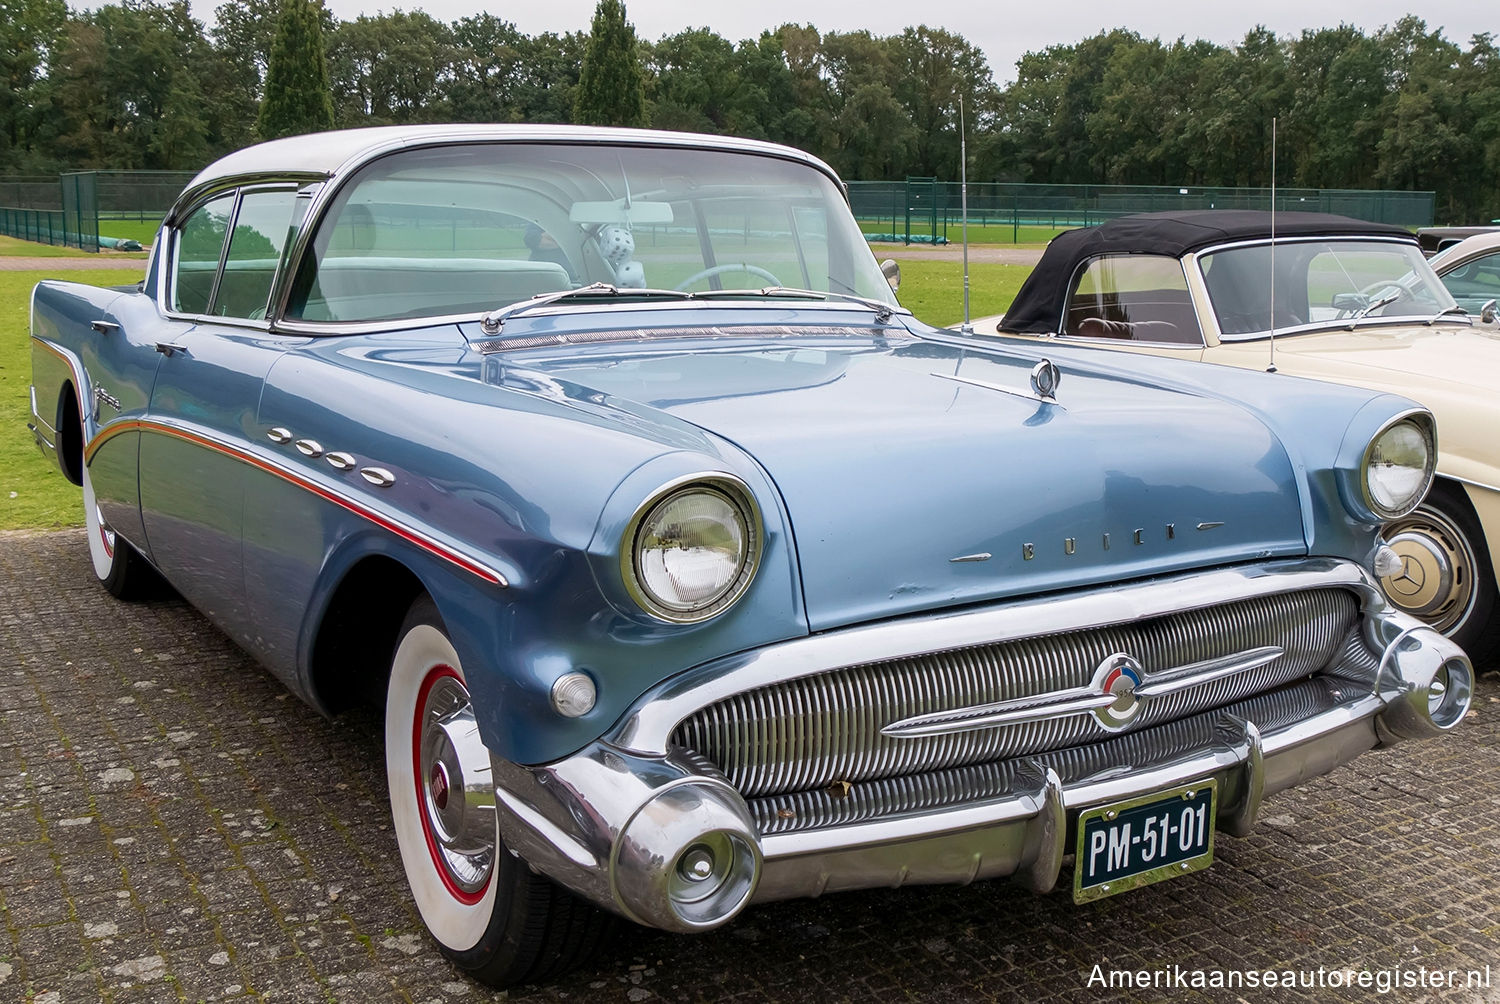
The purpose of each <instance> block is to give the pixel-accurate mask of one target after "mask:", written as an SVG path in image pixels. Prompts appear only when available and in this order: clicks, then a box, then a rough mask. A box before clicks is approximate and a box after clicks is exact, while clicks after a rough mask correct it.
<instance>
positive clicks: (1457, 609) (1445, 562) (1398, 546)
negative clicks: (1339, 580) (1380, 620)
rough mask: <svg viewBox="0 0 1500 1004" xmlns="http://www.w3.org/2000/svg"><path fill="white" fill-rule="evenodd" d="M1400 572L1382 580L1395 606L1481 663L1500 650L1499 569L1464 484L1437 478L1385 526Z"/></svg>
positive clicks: (1486, 661)
mask: <svg viewBox="0 0 1500 1004" xmlns="http://www.w3.org/2000/svg"><path fill="white" fill-rule="evenodd" d="M1383 536H1384V537H1385V539H1386V541H1387V542H1389V543H1390V545H1391V547H1392V548H1394V549H1395V551H1396V553H1397V554H1398V555H1399V556H1400V557H1401V571H1400V572H1398V573H1396V574H1395V575H1388V576H1386V577H1385V578H1383V579H1381V580H1380V583H1381V585H1382V586H1383V587H1384V589H1385V592H1386V595H1387V596H1388V597H1390V599H1391V601H1392V602H1393V603H1395V604H1396V606H1397V607H1399V608H1400V609H1402V610H1404V611H1406V612H1407V613H1409V614H1411V615H1412V616H1414V617H1418V618H1420V619H1421V620H1424V621H1426V622H1427V623H1428V624H1431V625H1432V626H1433V627H1435V628H1437V629H1438V630H1439V631H1441V632H1443V633H1444V634H1445V635H1447V636H1448V637H1450V638H1452V639H1453V640H1454V642H1455V643H1457V644H1458V646H1459V647H1460V648H1462V649H1463V650H1464V651H1465V652H1466V653H1468V655H1469V657H1470V658H1471V659H1472V660H1473V661H1474V662H1475V663H1476V664H1478V665H1487V664H1488V660H1489V659H1490V658H1491V657H1493V656H1495V655H1497V654H1500V619H1497V616H1496V615H1497V613H1500V609H1497V603H1496V588H1495V572H1494V570H1493V569H1492V568H1491V567H1490V563H1489V550H1488V548H1487V547H1486V545H1485V539H1484V531H1483V530H1482V529H1481V528H1480V526H1479V519H1478V517H1477V516H1475V514H1474V509H1473V506H1471V505H1470V504H1469V500H1468V498H1467V497H1466V496H1465V495H1464V493H1463V489H1461V488H1459V487H1457V486H1454V485H1450V484H1446V483H1444V482H1438V483H1436V484H1434V485H1433V486H1432V490H1431V491H1430V492H1429V493H1428V495H1427V498H1426V499H1425V500H1424V501H1423V502H1422V504H1421V505H1419V506H1417V508H1416V509H1415V510H1414V511H1413V512H1411V513H1410V514H1409V515H1406V516H1403V517H1402V518H1401V519H1397V520H1392V521H1391V522H1389V523H1387V524H1386V525H1385V530H1384V533H1383Z"/></svg>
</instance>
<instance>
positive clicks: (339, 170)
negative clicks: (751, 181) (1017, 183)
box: [168, 123, 842, 219]
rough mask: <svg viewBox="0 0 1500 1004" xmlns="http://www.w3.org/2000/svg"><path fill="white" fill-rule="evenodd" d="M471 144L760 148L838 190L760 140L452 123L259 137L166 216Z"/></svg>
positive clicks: (208, 173) (792, 152)
mask: <svg viewBox="0 0 1500 1004" xmlns="http://www.w3.org/2000/svg"><path fill="white" fill-rule="evenodd" d="M469 143H575V144H576V143H582V144H599V145H607V146H620V145H623V146H635V145H654V146H667V147H679V148H691V149H699V150H726V151H733V152H740V153H758V154H763V155H768V156H773V157H780V158H783V159H786V160H796V161H800V162H802V163H804V164H808V165H809V166H811V167H814V168H817V169H818V170H820V171H822V172H823V173H824V174H826V175H828V176H829V177H830V178H831V179H833V181H834V183H835V184H838V185H839V186H840V190H842V183H840V182H839V180H838V175H837V174H835V173H834V171H833V169H832V168H831V167H829V166H828V165H827V164H825V163H824V162H823V161H821V160H819V159H818V158H817V157H814V156H813V155H812V154H809V153H804V152H803V151H801V150H797V149H794V148H792V147H789V146H782V145H780V144H778V143H767V142H764V141H761V140H751V139H739V138H737V137H727V136H708V135H702V134H698V133H683V132H667V131H665V130H659V129H614V128H605V127H595V126H567V125H528V124H457V123H448V124H438V125H404V126H372V127H369V128H365V129H343V130H338V131H334V132H323V133H313V134H311V135H304V136H289V137H287V138H285V139H276V140H271V141H270V142H267V143H257V144H256V145H254V146H248V147H245V148H244V149H242V150H237V151H235V152H234V153H231V154H228V155H227V156H224V157H221V158H219V159H218V160H216V161H214V162H213V163H212V164H210V165H208V166H207V167H205V168H204V169H203V170H202V171H200V172H199V173H198V175H197V177H195V178H193V180H192V181H190V182H188V185H187V187H186V188H185V189H184V190H183V194H182V196H180V197H179V198H178V200H177V203H176V204H175V205H174V206H173V209H172V213H170V214H168V218H169V219H173V218H174V217H175V213H176V212H177V210H178V207H179V206H182V205H183V204H184V202H186V201H191V200H192V198H196V197H197V196H198V195H199V194H201V193H202V192H204V191H206V190H210V189H212V188H213V187H215V186H222V187H228V188H233V187H235V186H237V185H241V184H245V183H246V182H247V181H248V180H251V179H256V178H261V179H269V178H277V179H286V178H291V177H301V178H309V179H319V178H337V177H340V176H342V175H346V174H349V173H350V172H352V171H354V170H357V169H358V168H360V167H363V166H364V165H365V164H367V163H369V162H370V161H371V160H374V159H375V158H377V157H380V156H382V155H384V154H387V153H393V152H395V151H398V150H405V149H416V148H419V147H427V146H443V145H448V144H469Z"/></svg>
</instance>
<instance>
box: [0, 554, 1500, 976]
mask: <svg viewBox="0 0 1500 1004" xmlns="http://www.w3.org/2000/svg"><path fill="white" fill-rule="evenodd" d="M1497 712H1500V679H1497V677H1496V676H1494V675H1491V676H1490V677H1488V678H1486V679H1484V680H1482V681H1481V684H1480V687H1479V693H1478V697H1477V701H1476V713H1475V715H1474V716H1473V720H1472V721H1471V722H1470V723H1469V724H1468V725H1467V727H1466V728H1465V729H1464V730H1463V733H1462V735H1461V736H1459V737H1455V738H1453V739H1452V740H1450V741H1446V742H1438V743H1429V744H1408V745H1406V746H1404V747H1400V748H1397V749H1395V750H1390V751H1386V752H1381V753H1377V754H1372V755H1369V756H1367V757H1365V758H1363V759H1361V760H1360V761H1359V762H1358V763H1357V764H1355V765H1353V766H1351V767H1346V768H1344V769H1343V770H1341V771H1339V772H1337V773H1335V774H1334V775H1333V776H1331V777H1329V778H1325V779H1322V780H1319V781H1317V782H1314V783H1312V784H1309V785H1307V786H1305V787H1304V788H1302V789H1299V790H1297V791H1294V792H1288V793H1284V794H1282V795H1279V796H1277V797H1275V798H1273V799H1271V800H1269V801H1268V804H1267V805H1266V806H1265V809H1264V811H1263V815H1262V825H1261V827H1260V828H1259V829H1258V831H1257V832H1256V833H1255V834H1254V835H1253V836H1251V837H1249V838H1247V839H1244V840H1235V839H1231V838H1228V837H1221V838H1220V840H1219V843H1218V861H1217V863H1216V864H1215V865H1214V867H1213V868H1211V869H1209V870H1208V871H1207V872H1204V873H1202V874H1199V875H1195V876H1191V877H1188V878H1184V879H1180V880H1178V881H1175V882H1168V883H1165V884H1163V885H1159V886H1155V887H1153V888H1151V889H1147V890H1142V891H1140V892H1137V893H1135V894H1132V895H1128V896H1124V897H1120V898H1117V899H1111V900H1106V901H1104V902H1102V903H1097V904H1093V905H1091V906H1088V907H1082V908H1079V907H1074V906H1073V905H1072V902H1071V900H1070V898H1069V896H1068V895H1067V894H1066V893H1059V894H1054V895H1051V896H1047V897H1035V896H1032V895H1030V894H1028V893H1024V892H1020V891H1017V890H1015V889H1013V888H1011V887H1010V886H1009V885H1007V884H1005V883H998V882H995V883H982V884H979V885H976V886H972V887H969V888H926V889H907V890H901V891H894V890H891V891H876V892H869V893H858V894H844V895H836V896H830V897H828V898H826V899H824V900H821V901H807V902H799V903H789V904H779V905H769V906H764V907H757V908H753V909H751V910H749V911H748V912H747V913H746V914H745V915H743V916H742V917H741V918H740V919H739V920H738V921H736V922H735V923H734V924H732V925H730V926H729V927H728V928H727V929H725V930H722V931H719V932H716V933H714V934H711V935H707V936H703V937H697V938H679V937H672V936H666V935H660V934H655V933H651V932H645V931H632V932H630V933H629V934H628V935H627V936H626V937H624V938H622V939H621V940H620V941H619V942H618V943H617V944H616V946H615V947H614V948H613V949H612V950H611V951H610V952H609V953H608V954H606V955H605V956H604V957H602V958H600V959H599V960H598V961H597V963H596V964H595V965H594V967H593V968H591V969H588V970H585V971H583V972H580V973H577V974H574V975H572V976H569V977H567V978H565V979H563V980H561V981H559V982H557V983H556V984H555V985H553V986H550V987H545V988H542V987H535V988H525V989H524V990H522V991H518V992H512V993H511V995H510V998H511V999H513V1000H544V999H551V1000H563V999H569V1000H578V999H585V1000H590V1001H593V1000H602V1001H629V1002H642V1001H652V1000H658V999H665V1000H674V1001H676V1000H681V1001H699V1000H703V1001H708V1000H713V1001H717V1000H723V999H726V998H735V999H742V1000H762V999H778V1000H782V999H789V1000H796V1001H817V1002H819V1004H823V1002H827V1001H835V1000H845V999H880V1000H888V999H895V998H902V999H913V1000H923V1001H927V1000H937V1001H944V1000H967V999H974V998H996V999H1021V1000H1042V999H1047V1000H1100V999H1105V998H1106V994H1105V993H1104V992H1103V991H1100V990H1097V989H1095V990H1090V989H1088V987H1087V986H1086V980H1087V977H1088V974H1089V973H1090V971H1091V970H1092V969H1093V967H1094V966H1095V965H1096V964H1097V965H1100V966H1103V967H1105V968H1106V969H1110V968H1119V969H1140V968H1149V969H1156V968H1160V967H1163V966H1169V965H1172V964H1177V965H1181V966H1183V967H1185V968H1187V969H1192V968H1216V967H1249V968H1257V969H1259V968H1265V967H1274V968H1282V967H1286V966H1296V967H1307V968H1311V969H1313V970H1316V969H1317V967H1319V966H1327V967H1334V966H1342V965H1348V966H1352V967H1354V968H1357V969H1358V968H1369V969H1377V968H1382V967H1392V966H1396V965H1401V966H1403V967H1406V968H1408V969H1410V968H1412V967H1416V966H1431V967H1441V968H1443V969H1449V968H1452V969H1465V970H1467V969H1474V968H1479V969H1483V967H1485V966H1491V967H1492V971H1493V972H1494V974H1495V980H1496V989H1491V990H1481V991H1455V992H1452V993H1445V994H1441V995H1435V996H1433V999H1440V1000H1445V1001H1449V1000H1451V1001H1470V1000H1500V749H1497V739H1500V725H1497V722H1500V713H1497ZM378 726H379V722H378V718H377V717H376V716H375V715H374V714H373V713H364V714H359V715H355V716H351V717H349V718H345V719H340V720H338V721H334V722H328V721H324V720H323V719H321V718H319V717H318V716H316V715H315V714H313V713H312V712H310V711H309V710H307V709H306V708H305V707H303V706H302V705H300V704H299V703H298V702H297V701H296V699H295V698H291V697H289V696H288V695H287V694H286V693H285V692H284V691H282V690H281V689H280V687H279V686H278V685H277V684H275V683H274V682H273V681H272V680H271V679H270V678H269V677H268V676H267V675H266V674H265V673H263V672H261V671H260V670H259V669H257V668H256V667H255V666H254V665H253V664H251V663H250V662H249V661H248V660H247V659H246V658H245V657H244V656H243V655H242V654H241V653H240V652H239V651H238V650H237V649H236V648H234V646H232V645H231V644H230V643H229V642H227V641H226V640H225V639H224V638H223V637H222V636H221V635H219V634H218V633H217V632H216V631H215V630H214V629H213V628H212V627H210V626H209V625H208V624H207V623H206V622H204V621H203V620H202V619H201V618H199V617H198V616H197V615H196V614H194V613H193V612H192V611H191V610H189V609H187V608H186V607H184V606H182V605H181V604H180V603H178V602H174V601H164V602H156V603H150V604H145V605H125V604H121V603H118V602H116V601H114V600H112V599H110V598H109V597H108V596H107V595H106V594H105V593H104V592H103V591H102V590H101V589H99V588H98V587H97V586H96V585H95V584H94V583H93V582H92V581H91V580H90V572H89V569H88V566H87V558H86V554H85V548H84V541H83V538H82V536H81V534H80V533H78V532H67V533H58V534H0V916H3V927H0V1001H21V1000H27V999H32V1000H36V1001H47V1002H56V1001H64V1002H71V1001H93V1000H108V1001H113V1002H121V1004H123V1002H133V1001H178V1000H182V1001H196V1000H221V999H247V998H248V999H257V998H264V999H266V1000H280V1001H351V1000H357V1001H359V1002H361V1004H376V1002H382V1001H413V1002H424V1001H480V1000H487V999H491V998H493V997H496V996H499V995H493V994H491V993H489V992H488V991H485V990H484V989H483V988H481V987H479V986H477V985H475V984H472V983H470V982H468V981H466V980H465V979H464V978H463V977H461V976H459V975H458V974H457V973H456V972H455V971H454V970H452V969H451V968H449V967H448V966H447V965H446V964H445V962H444V961H443V959H442V958H441V957H440V956H439V955H438V953H437V952H436V951H435V950H434V948H433V947H432V944H431V943H430V942H429V941H428V939H427V937H426V936H425V934H424V933H423V930H422V927H421V924H420V922H419V921H418V919H417V916H416V914H415V912H414V910H413V907H412V905H411V903H410V901H409V900H408V898H407V894H406V890H405V888H404V884H403V879H402V875H401V867H400V864H399V860H398V858H397V852H396V846H395V841H394V840H393V838H392V835H391V831H390V828H389V825H388V815H387V808H386V802H385V791H384V772H383V770H382V769H381V755H380V745H379V728H378ZM1134 996H1135V997H1136V998H1137V999H1142V1000H1152V999H1160V998H1162V997H1163V996H1166V992H1165V991H1147V992H1142V993H1139V994H1136V995H1134ZM1305 996H1315V997H1319V998H1320V999H1328V997H1329V996H1330V995H1329V994H1328V993H1327V992H1325V993H1323V994H1322V995H1317V994H1306V993H1304V992H1300V991H1286V990H1283V991H1277V992H1275V993H1272V994H1264V993H1258V992H1250V991H1246V992H1245V993H1244V994H1243V997H1244V998H1245V999H1250V1000H1267V999H1269V1000H1297V999H1302V998H1303V997H1305ZM1332 996H1333V997H1334V998H1339V997H1344V998H1347V999H1358V1000H1373V999H1376V995H1375V994H1374V993H1373V991H1366V992H1363V993H1355V994H1349V993H1347V992H1346V993H1335V994H1333V995H1332ZM1402 996H1403V997H1404V998H1405V999H1415V998H1420V997H1422V996H1423V994H1422V993H1421V992H1410V993H1407V994H1404V995H1402ZM1171 997H1172V999H1182V1000H1192V999H1207V998H1204V997H1201V996H1199V995H1197V994H1194V993H1192V992H1190V991H1173V992H1172V994H1171ZM1214 997H1215V999H1231V1000H1232V999H1238V998H1239V997H1240V995H1238V994H1227V995H1226V994H1222V993H1221V994H1218V995H1214ZM1384 999H1391V998H1389V997H1387V998H1384Z"/></svg>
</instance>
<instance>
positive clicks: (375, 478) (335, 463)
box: [266, 425, 396, 488]
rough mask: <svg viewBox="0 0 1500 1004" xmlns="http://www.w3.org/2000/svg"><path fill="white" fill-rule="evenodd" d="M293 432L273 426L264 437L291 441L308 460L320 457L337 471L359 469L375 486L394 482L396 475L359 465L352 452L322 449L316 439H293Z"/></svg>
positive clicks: (360, 474)
mask: <svg viewBox="0 0 1500 1004" xmlns="http://www.w3.org/2000/svg"><path fill="white" fill-rule="evenodd" d="M293 437H294V434H293V433H292V431H291V430H290V429H287V428H285V427H283V426H279V425H278V426H275V427H274V428H271V429H267V430H266V438H267V439H269V440H270V441H271V442H273V443H276V444H277V445H281V446H284V445H286V444H287V443H291V444H292V446H293V447H294V448H295V449H296V451H297V452H298V453H300V454H302V455H303V456H304V457H307V458H308V459H310V460H316V459H317V458H319V457H322V458H323V459H324V460H326V461H328V465H329V466H330V467H332V468H333V469H334V470H337V471H353V470H355V469H356V468H358V470H359V476H360V477H362V478H364V480H365V482H366V483H368V484H372V485H374V486H375V487H376V488H389V487H390V486H391V485H393V484H395V483H396V475H394V474H392V473H391V472H390V471H388V470H386V469H385V468H384V467H360V466H359V459H358V458H357V457H355V456H354V454H352V453H348V452H345V451H343V450H328V451H326V452H325V451H324V449H323V444H322V443H320V442H318V441H317V440H316V439H297V440H295V441H293Z"/></svg>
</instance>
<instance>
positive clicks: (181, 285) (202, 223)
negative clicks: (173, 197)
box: [172, 192, 234, 314]
mask: <svg viewBox="0 0 1500 1004" xmlns="http://www.w3.org/2000/svg"><path fill="white" fill-rule="evenodd" d="M233 212H234V193H233V192H231V193H229V194H228V195H221V196H219V197H218V198H217V199H213V200H211V201H209V202H207V203H204V205H203V206H202V207H200V208H199V209H198V210H197V212H195V213H193V215H192V216H189V217H188V218H187V222H186V223H184V224H183V225H182V230H181V232H180V234H179V236H178V238H177V261H176V264H175V270H174V273H173V281H172V309H173V310H180V311H182V312H183V313H185V314H206V313H208V298H209V297H210V296H212V295H213V291H214V277H215V276H216V275H218V273H219V257H220V255H221V254H222V253H223V251H224V236H225V234H227V233H228V231H229V217H230V216H231V215H233Z"/></svg>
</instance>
